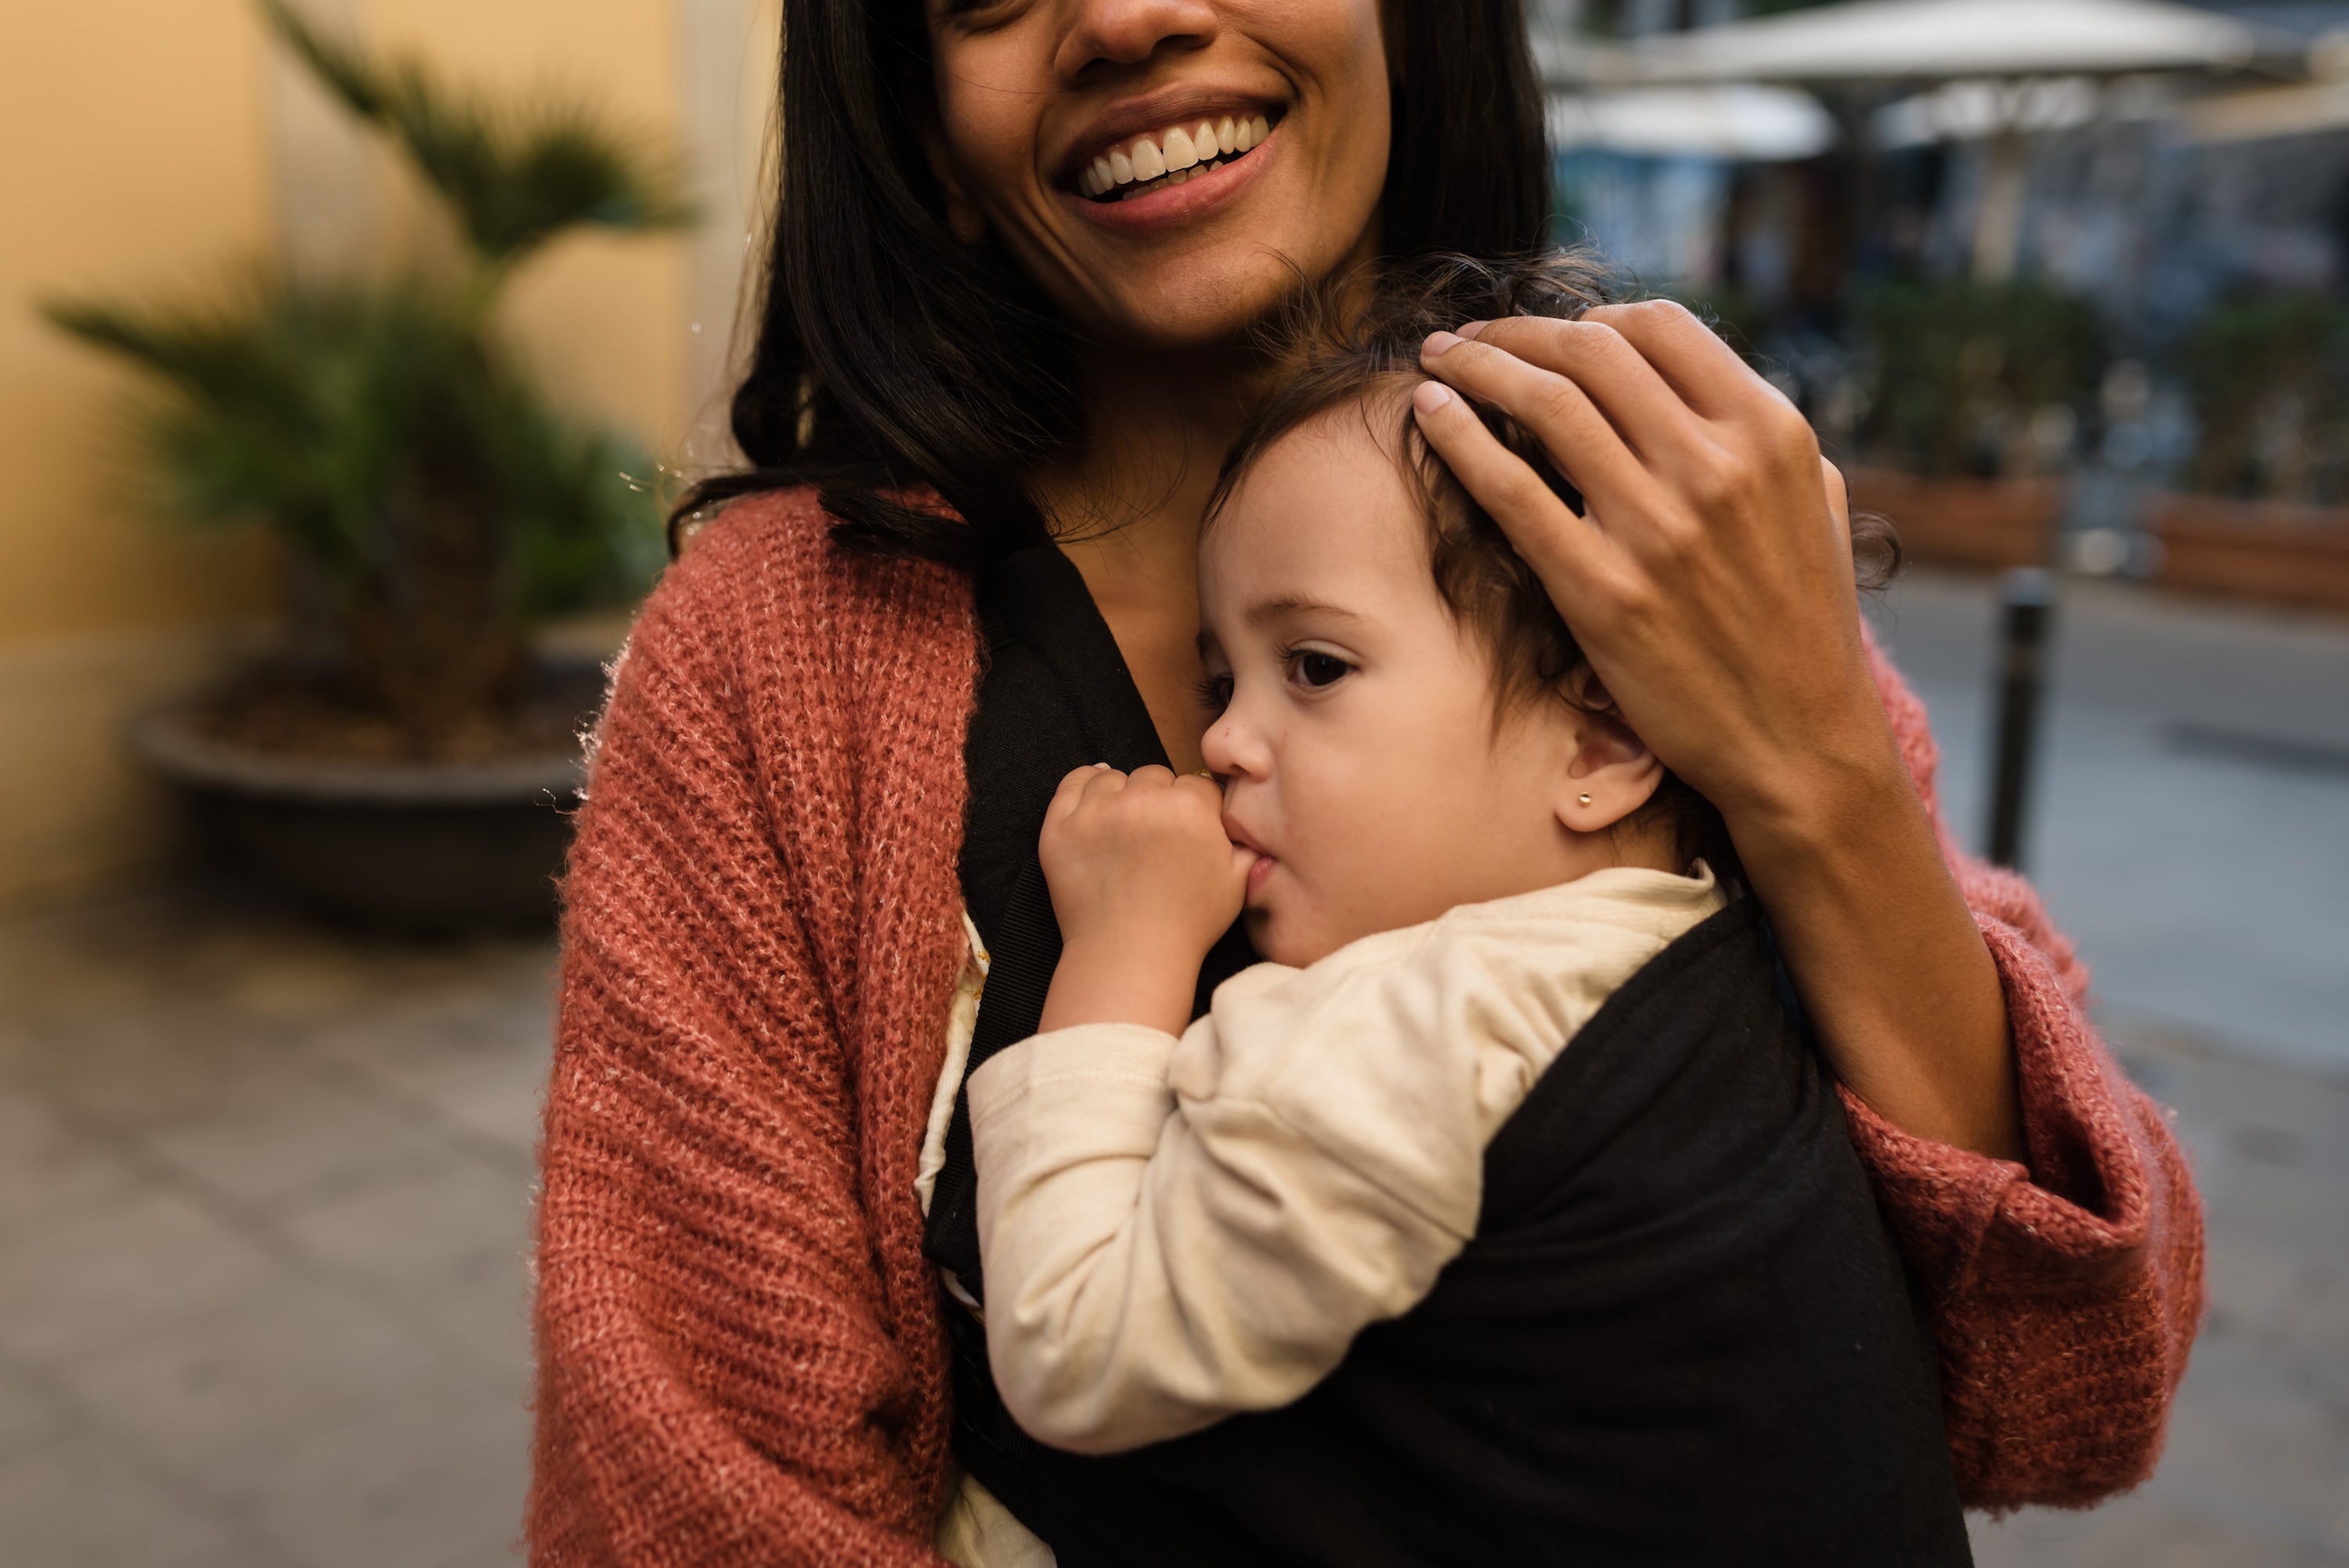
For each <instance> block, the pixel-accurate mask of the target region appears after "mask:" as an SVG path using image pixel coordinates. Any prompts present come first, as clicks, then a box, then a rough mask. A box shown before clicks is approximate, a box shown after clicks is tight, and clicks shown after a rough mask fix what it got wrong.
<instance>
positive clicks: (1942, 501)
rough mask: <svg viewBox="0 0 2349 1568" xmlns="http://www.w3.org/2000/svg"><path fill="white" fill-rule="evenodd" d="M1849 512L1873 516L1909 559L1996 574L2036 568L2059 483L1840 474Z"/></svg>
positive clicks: (2056, 511)
mask: <svg viewBox="0 0 2349 1568" xmlns="http://www.w3.org/2000/svg"><path fill="white" fill-rule="evenodd" d="M1846 477H1847V481H1848V482H1849V484H1850V486H1851V505H1852V510H1853V511H1873V512H1880V513H1882V514H1883V515H1884V516H1885V517H1887V518H1889V519H1890V520H1891V522H1892V529H1893V531H1894V532H1895V533H1897V534H1899V537H1900V549H1901V552H1902V553H1903V554H1904V555H1906V556H1907V557H1908V558H1909V560H1911V561H1925V562H1937V563H1939V564H1941V565H1946V566H1972V567H1982V568H1986V569H1990V570H1993V571H1995V570H2001V569H2003V568H2005V567H2009V566H2042V565H2044V564H2046V562H2047V556H2048V552H2049V549H2050V547H2051V544H2052V542H2053V541H2054V534H2055V525H2056V523H2057V521H2059V520H2061V519H2062V517H2063V515H2064V486H2063V483H2062V481H2061V480H1972V479H1920V478H1919V477H1918V476H1917V475H1915V474H1904V473H1901V472H1900V471H1899V470H1898V469H1852V470H1851V472H1850V473H1849V474H1848V475H1847V476H1846Z"/></svg>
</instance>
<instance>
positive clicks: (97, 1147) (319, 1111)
mask: <svg viewBox="0 0 2349 1568" xmlns="http://www.w3.org/2000/svg"><path fill="white" fill-rule="evenodd" d="M551 957H552V954H551V952H550V950H549V949H548V948H547V947H545V946H544V945H542V944H492V945H485V946H478V947H471V948H467V949H462V950H457V951H439V952H435V951H431V950H427V949H410V948H398V947H386V946H383V945H380V944H367V943H358V942H353V941H349V940H346V939H341V938H337V937H336V936H333V935H331V934H319V933H317V932H316V931H313V930H308V929H305V928H304V927H302V926H300V925H298V924H295V923H291V922H289V921H288V920H287V919H285V917H284V916H282V915H276V914H272V913H268V912H266V911H264V910H256V909H254V908H251V907H246V906H240V905H238V904H236V903H229V902H223V901H222V900H221V899H219V898H217V897H207V896H204V895H202V894H201V893H187V892H176V893H164V894H148V895H142V896H137V897H131V898H126V899H123V900H119V901H117V902H113V903H102V904H97V905H92V906H89V907H87V908H82V909H78V910H74V911H71V912H67V913H62V914H58V915H53V916H50V917H47V918H43V919H37V920H31V921H26V922H22V923H16V924H14V925H12V926H9V927H7V928H5V930H0V1542H5V1544H0V1561H5V1562H6V1563H10V1564H12V1565H13V1568H118V1565H119V1568H133V1565H136V1568H215V1565H218V1568H227V1565H230V1564H236V1565H240V1568H293V1565H295V1564H315V1565H316V1568H377V1565H382V1568H392V1565H395V1564H397V1565H400V1568H472V1565H475V1564H484V1565H485V1564H490V1563H505V1562H510V1561H512V1555H511V1553H512V1542H513V1540H514V1537H515V1535H516V1533H517V1529H518V1521H519V1518H520V1503H521V1497H522V1490H523V1479H524V1476H525V1474H526V1452H525V1447H526V1442H527V1437H528V1418H527V1416H526V1414H525V1408H524V1401H525V1399H526V1398H527V1396H528V1372H529V1345H528V1333H527V1327H526V1323H525V1317H524V1311H525V1306H524V1302H525V1288H526V1287H525V1265H524V1257H523V1251H524V1246H525V1243H526V1241H527V1234H528V1218H529V1215H528V1211H529V1203H530V1196H531V1182H532V1158H531V1150H532V1143H533V1137H534V1127H535V1122H536V1119H537V1105H538V1099H539V1096H540V1093H541V1091H542V1088H543V1076H544V1072H545V1040H546V1035H547V1016H548V1005H547V1004H548V988H547V975H548V969H549V964H550V960H551Z"/></svg>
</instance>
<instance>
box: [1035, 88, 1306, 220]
mask: <svg viewBox="0 0 2349 1568" xmlns="http://www.w3.org/2000/svg"><path fill="white" fill-rule="evenodd" d="M1264 123H1265V119H1264V117H1263V116H1261V115H1259V116H1257V117H1256V118H1255V119H1254V120H1253V121H1251V122H1250V124H1251V133H1250V136H1249V138H1248V139H1247V146H1246V147H1244V148H1241V149H1239V150H1236V151H1235V152H1233V153H1232V154H1231V155H1230V156H1229V157H1224V156H1220V155H1219V156H1217V157H1215V158H1213V159H1202V158H1200V157H1199V156H1198V155H1197V154H1196V153H1195V152H1194V151H1193V150H1192V147H1193V145H1194V144H1193V143H1192V142H1191V140H1190V139H1188V138H1186V137H1185V136H1184V134H1183V132H1181V131H1180V130H1177V131H1175V132H1174V134H1173V135H1172V136H1170V137H1168V138H1167V139H1168V140H1169V141H1171V142H1173V143H1174V147H1175V149H1176V156H1179V157H1188V158H1189V159H1190V161H1189V162H1188V163H1185V164H1184V165H1183V166H1182V167H1180V168H1164V167H1161V160H1160V155H1159V154H1158V153H1157V150H1156V147H1155V145H1154V142H1153V141H1152V139H1150V138H1148V137H1141V138H1137V139H1135V141H1134V143H1133V145H1134V146H1135V147H1136V148H1137V149H1139V150H1144V151H1146V152H1147V153H1148V154H1149V156H1148V157H1147V158H1146V159H1144V160H1142V161H1140V162H1139V163H1135V162H1132V161H1129V160H1127V159H1125V158H1124V157H1123V156H1121V157H1120V159H1119V160H1118V161H1119V162H1120V163H1123V164H1125V166H1126V167H1127V168H1128V169H1129V170H1131V171H1132V173H1133V178H1132V179H1131V180H1129V181H1126V182H1125V183H1123V184H1121V183H1118V182H1117V181H1116V180H1115V176H1114V173H1112V174H1111V175H1110V176H1107V177H1105V178H1107V179H1108V181H1109V183H1108V184H1107V185H1106V186H1103V185H1102V179H1103V178H1104V177H1103V176H1102V175H1100V174H1099V173H1098V171H1097V170H1094V169H1092V168H1091V167H1090V166H1089V167H1088V169H1087V170H1086V171H1085V175H1084V179H1085V181H1086V183H1087V184H1088V185H1090V186H1092V191H1090V193H1085V194H1079V195H1077V196H1076V197H1075V202H1076V206H1077V209H1078V211H1081V213H1083V215H1084V216H1085V217H1086V218H1087V219H1089V220H1091V221H1092V222H1095V223H1098V224H1100V225H1101V226H1102V227H1103V228H1105V229H1110V230H1112V231H1118V232H1127V233H1144V232H1150V231H1153V230H1156V229H1162V228H1165V227H1168V226H1170V225H1172V224H1176V223H1185V222H1190V221H1192V220H1193V219H1195V218H1197V217H1199V216H1201V215H1202V214H1204V213H1206V212H1208V211H1213V210H1214V209H1216V208H1217V207H1220V206H1222V205H1223V204H1224V203H1225V202H1226V201H1229V200H1231V199H1232V198H1233V197H1235V196H1237V195H1238V194H1239V193H1240V192H1241V191H1244V190H1246V189H1247V187H1248V186H1250V185H1252V184H1254V183H1255V182H1256V179H1257V175H1259V174H1261V173H1262V172H1263V171H1264V170H1265V168H1266V166H1267V162H1268V160H1269V159H1271V158H1272V157H1274V156H1275V155H1276V154H1277V152H1278V149H1277V148H1273V147H1270V146H1267V145H1265V143H1266V142H1267V140H1268V139H1269V138H1272V137H1273V136H1274V135H1275V133H1272V132H1266V131H1261V130H1257V129H1254V128H1255V127H1260V126H1262V125H1263V124H1264ZM1223 124H1225V125H1231V124H1233V121H1232V120H1230V119H1226V120H1224V121H1223ZM1197 129H1202V130H1206V129H1211V128H1210V127H1208V126H1206V124H1205V123H1204V122H1203V123H1202V124H1201V125H1200V126H1199V127H1198V128H1197ZM1098 161H1099V162H1101V163H1102V164H1104V165H1109V160H1106V159H1103V160H1098ZM1111 167H1112V169H1113V168H1114V166H1113V165H1112V166H1111ZM1153 167H1161V171H1160V172H1159V173H1158V174H1156V175H1154V176H1152V175H1147V173H1146V171H1147V170H1149V169H1151V168H1153Z"/></svg>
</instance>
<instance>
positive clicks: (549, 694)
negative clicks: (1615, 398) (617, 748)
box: [188, 665, 603, 763]
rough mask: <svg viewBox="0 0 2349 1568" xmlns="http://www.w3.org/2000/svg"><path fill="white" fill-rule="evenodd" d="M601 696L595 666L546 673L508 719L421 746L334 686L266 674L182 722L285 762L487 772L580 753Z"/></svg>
mask: <svg viewBox="0 0 2349 1568" xmlns="http://www.w3.org/2000/svg"><path fill="white" fill-rule="evenodd" d="M602 696H603V676H602V673H601V672H600V671H598V670H596V669H595V668H594V667H593V666H588V665H579V666H568V665H554V666H547V667H542V669H541V670H540V672H539V674H538V678H537V679H536V681H535V682H534V683H533V686H532V688H531V689H530V691H529V692H528V693H527V694H526V695H525V696H523V700H522V701H521V702H519V703H517V704H516V705H515V706H514V707H513V708H512V711H511V712H509V713H507V714H504V715H501V716H499V717H497V718H495V719H490V718H476V719H472V720H470V721H468V722H465V723H463V724H460V725H455V726H449V727H443V728H441V729H440V730H439V731H438V732H436V733H435V734H433V735H431V736H429V737H419V736H417V735H415V734H413V733H411V732H410V731H409V730H408V729H406V728H404V727H401V726H400V725H399V724H398V723H397V722H396V721H395V720H394V719H393V718H392V717H390V716H389V715H388V714H386V713H383V712H381V711H380V710H375V709H370V708H367V707H361V706H359V705H357V704H356V703H354V702H352V701H351V700H350V698H349V697H348V696H347V695H346V694H345V693H344V692H343V691H342V690H341V689H340V688H339V687H338V686H336V683H335V682H334V681H333V680H332V679H330V678H327V677H324V676H320V675H318V674H316V673H315V672H311V671H305V670H301V669H296V668H292V667H287V666H283V665H264V666H262V667H260V668H257V669H255V670H254V671H252V672H251V673H249V674H247V675H246V676H243V677H241V678H239V679H237V680H235V681H233V682H232V683H230V684H228V685H225V686H221V687H220V688H219V689H217V690H216V691H214V692H213V693H212V694H211V695H210V696H206V697H204V698H203V699H202V700H201V701H200V702H199V703H198V704H197V705H196V706H195V707H193V708H192V709H191V711H190V712H189V715H188V721H189V727H190V728H191V729H192V730H194V731H195V732H196V733H197V734H199V735H201V736H202V738H205V739H207V740H212V741H217V742H219V743H220V744H222V745H223V746H226V747H231V748H235V749H237V750H240V751H250V752H257V753H260V754H263V755H265V756H270V757H277V758H287V759H299V760H303V761H313V762H354V763H370V762H372V763H418V762H424V763H430V762H444V763H492V762H506V761H517V760H521V759H523V758H536V757H545V756H548V755H549V754H551V753H559V752H573V751H576V750H577V749H578V747H579V734H580V731H581V730H582V729H583V728H585V727H586V726H587V725H588V724H590V723H592V722H593V721H594V718H595V709H596V707H597V705H598V704H599V702H600V701H601V700H602Z"/></svg>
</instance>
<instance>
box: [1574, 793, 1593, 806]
mask: <svg viewBox="0 0 2349 1568" xmlns="http://www.w3.org/2000/svg"><path fill="white" fill-rule="evenodd" d="M1577 799H1579V800H1581V802H1582V803H1583V804H1584V805H1586V806H1588V805H1589V804H1590V791H1589V790H1588V789H1586V790H1584V791H1583V792H1582V793H1581V794H1580V795H1579V796H1578V797H1577Z"/></svg>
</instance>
